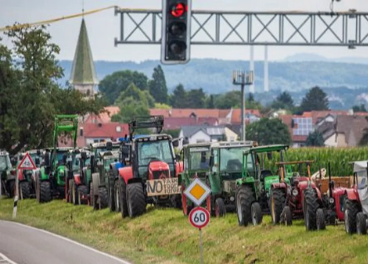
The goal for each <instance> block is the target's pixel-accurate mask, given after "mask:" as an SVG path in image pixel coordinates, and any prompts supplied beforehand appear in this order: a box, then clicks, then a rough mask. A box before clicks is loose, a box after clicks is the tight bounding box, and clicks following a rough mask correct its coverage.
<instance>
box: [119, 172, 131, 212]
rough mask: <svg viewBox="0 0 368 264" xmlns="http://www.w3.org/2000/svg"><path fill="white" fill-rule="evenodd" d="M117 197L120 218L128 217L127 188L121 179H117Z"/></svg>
mask: <svg viewBox="0 0 368 264" xmlns="http://www.w3.org/2000/svg"><path fill="white" fill-rule="evenodd" d="M119 197H120V210H121V217H122V218H125V217H127V216H128V215H129V212H128V202H127V186H126V183H125V181H124V180H123V179H121V178H119Z"/></svg>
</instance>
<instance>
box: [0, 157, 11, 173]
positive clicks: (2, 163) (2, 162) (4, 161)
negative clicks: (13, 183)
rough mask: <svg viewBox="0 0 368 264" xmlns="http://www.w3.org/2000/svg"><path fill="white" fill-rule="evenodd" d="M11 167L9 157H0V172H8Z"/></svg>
mask: <svg viewBox="0 0 368 264" xmlns="http://www.w3.org/2000/svg"><path fill="white" fill-rule="evenodd" d="M11 167H12V165H11V163H10V158H9V155H0V171H4V170H6V169H8V170H9V169H11Z"/></svg>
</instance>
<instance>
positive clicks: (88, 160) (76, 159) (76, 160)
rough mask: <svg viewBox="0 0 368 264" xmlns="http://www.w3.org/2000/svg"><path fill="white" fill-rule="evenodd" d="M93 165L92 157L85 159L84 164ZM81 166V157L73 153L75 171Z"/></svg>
mask: <svg viewBox="0 0 368 264" xmlns="http://www.w3.org/2000/svg"><path fill="white" fill-rule="evenodd" d="M88 165H91V158H88V159H86V160H85V161H84V166H88ZM79 167H80V157H79V158H76V157H75V154H74V155H73V171H76V170H79Z"/></svg>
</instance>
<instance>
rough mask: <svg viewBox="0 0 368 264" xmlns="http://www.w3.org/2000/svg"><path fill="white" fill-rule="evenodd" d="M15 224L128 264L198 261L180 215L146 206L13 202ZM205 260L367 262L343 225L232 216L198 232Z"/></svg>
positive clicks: (2, 205) (2, 209)
mask: <svg viewBox="0 0 368 264" xmlns="http://www.w3.org/2000/svg"><path fill="white" fill-rule="evenodd" d="M12 206H13V201H12V200H9V199H5V200H4V199H2V200H1V202H0V219H5V220H12V218H11V217H12V208H13V207H12ZM16 221H18V222H21V223H24V224H28V225H31V226H34V227H38V228H42V229H45V230H49V231H51V232H54V233H56V234H59V235H63V236H66V237H69V238H71V239H74V240H76V241H78V242H81V243H84V244H86V245H89V246H92V247H94V248H96V249H99V250H102V251H105V252H108V253H110V254H113V255H116V256H119V257H122V258H124V259H127V260H130V261H132V262H133V263H137V264H138V263H162V264H171V263H178V264H180V263H188V264H189V263H190V264H192V263H199V262H200V254H199V233H198V230H196V229H195V228H193V227H192V226H191V225H190V223H189V221H188V219H187V218H186V217H183V215H182V213H181V211H179V210H175V209H164V208H162V209H158V208H152V207H151V208H150V209H149V210H148V212H147V214H145V215H143V216H141V217H138V218H135V219H122V218H121V215H120V214H117V213H110V212H109V210H108V209H105V210H101V211H93V210H92V209H91V207H87V206H73V205H71V204H67V203H65V202H63V201H52V202H51V203H48V204H38V203H37V202H36V201H35V200H23V201H19V203H18V214H17V219H16ZM202 234H203V243H204V260H205V261H204V262H205V263H206V264H210V263H216V264H217V263H221V264H224V263H234V264H235V263H262V262H264V263H366V260H367V259H368V251H367V246H368V238H367V236H357V235H353V236H349V235H347V234H346V233H345V232H344V228H343V225H342V224H341V225H339V226H327V230H325V231H322V232H306V231H305V228H304V223H303V222H302V221H294V222H293V225H292V226H291V227H285V226H273V225H272V224H271V219H270V217H268V216H267V217H264V220H263V224H262V225H260V226H255V227H254V226H248V227H239V226H238V223H237V218H236V215H235V214H227V215H226V217H225V218H222V219H215V218H213V219H211V221H210V223H209V225H208V226H207V227H206V228H204V229H203V232H202Z"/></svg>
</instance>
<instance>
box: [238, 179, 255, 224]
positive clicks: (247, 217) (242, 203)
mask: <svg viewBox="0 0 368 264" xmlns="http://www.w3.org/2000/svg"><path fill="white" fill-rule="evenodd" d="M254 200H255V198H254V193H253V190H252V188H251V187H249V186H246V185H241V186H239V187H238V188H237V190H236V212H237V215H238V223H239V226H247V225H248V223H251V222H252V212H251V210H252V209H251V207H252V204H253V202H254Z"/></svg>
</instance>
